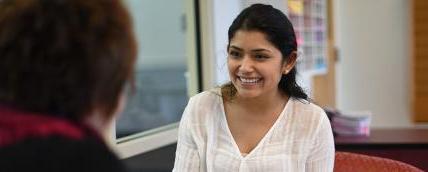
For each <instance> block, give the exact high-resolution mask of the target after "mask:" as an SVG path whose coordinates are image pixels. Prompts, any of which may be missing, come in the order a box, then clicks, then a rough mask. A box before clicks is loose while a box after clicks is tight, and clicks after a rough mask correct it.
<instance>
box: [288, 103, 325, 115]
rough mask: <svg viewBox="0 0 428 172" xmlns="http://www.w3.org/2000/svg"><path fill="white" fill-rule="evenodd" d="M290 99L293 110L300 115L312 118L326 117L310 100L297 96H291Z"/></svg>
mask: <svg viewBox="0 0 428 172" xmlns="http://www.w3.org/2000/svg"><path fill="white" fill-rule="evenodd" d="M290 100H291V101H292V104H293V109H294V112H295V113H296V114H298V115H299V116H301V117H304V118H308V119H313V120H322V119H323V118H326V117H327V115H326V113H325V111H324V110H323V109H322V108H321V107H319V106H318V105H316V104H314V103H312V102H310V101H307V100H302V99H297V98H291V99H290Z"/></svg>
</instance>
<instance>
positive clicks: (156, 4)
mask: <svg viewBox="0 0 428 172" xmlns="http://www.w3.org/2000/svg"><path fill="white" fill-rule="evenodd" d="M124 2H125V3H126V4H127V6H128V8H129V10H130V13H131V15H132V17H133V20H134V29H135V33H136V37H137V40H138V53H139V55H138V63H137V66H136V75H135V77H136V83H135V84H136V92H134V93H133V95H130V96H129V97H128V102H127V107H126V109H125V111H124V113H123V114H122V116H121V117H119V119H118V121H117V123H116V136H117V138H121V137H124V136H129V135H131V134H135V133H139V132H141V131H147V130H150V129H154V128H157V127H160V126H164V125H167V124H171V123H174V122H178V121H179V120H180V117H181V114H182V112H183V110H184V108H185V105H186V104H187V100H188V93H187V91H188V88H187V86H188V85H187V77H186V76H187V75H188V74H187V73H188V70H189V67H188V62H187V60H188V59H191V58H189V57H188V56H189V55H190V56H191V55H193V54H194V52H190V51H194V49H190V50H189V48H188V47H189V46H188V42H186V40H188V37H189V36H190V37H194V35H188V34H187V35H186V33H187V32H186V29H187V28H186V13H185V4H184V1H180V0H179V1H176V0H174V1H170V0H125V1H124ZM193 34H195V33H193ZM194 60H195V59H194Z"/></svg>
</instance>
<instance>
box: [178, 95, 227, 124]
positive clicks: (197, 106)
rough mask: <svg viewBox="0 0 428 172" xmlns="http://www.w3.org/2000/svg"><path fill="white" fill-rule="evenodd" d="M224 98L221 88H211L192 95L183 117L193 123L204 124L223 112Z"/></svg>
mask: <svg viewBox="0 0 428 172" xmlns="http://www.w3.org/2000/svg"><path fill="white" fill-rule="evenodd" d="M221 103H222V98H221V94H220V92H219V90H217V89H211V90H208V91H204V92H201V93H198V94H196V95H194V96H192V97H191V98H190V100H189V103H188V105H187V107H186V110H185V113H184V114H183V118H186V120H185V121H187V122H190V123H191V124H198V125H200V124H204V123H205V122H206V121H207V120H208V121H209V120H212V119H213V118H214V116H215V114H218V113H220V112H221V110H222V109H221Z"/></svg>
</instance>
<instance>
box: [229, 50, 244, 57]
mask: <svg viewBox="0 0 428 172" xmlns="http://www.w3.org/2000/svg"><path fill="white" fill-rule="evenodd" d="M240 55H241V53H239V52H237V51H230V52H229V56H231V57H234V58H236V57H239V56H240Z"/></svg>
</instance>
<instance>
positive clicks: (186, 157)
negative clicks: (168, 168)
mask: <svg viewBox="0 0 428 172" xmlns="http://www.w3.org/2000/svg"><path fill="white" fill-rule="evenodd" d="M192 100H193V99H190V100H189V103H188V105H187V107H186V109H185V110H184V112H183V115H182V118H181V120H180V125H179V128H178V141H177V150H176V152H175V162H174V169H173V170H172V171H173V172H189V171H192V172H198V171H200V170H199V164H200V163H199V161H200V157H199V154H198V151H197V147H196V143H195V141H194V139H193V136H192V133H193V131H192V127H191V125H192V124H191V119H190V118H191V117H192V116H193V115H192V113H194V111H193V109H194V104H193V103H192V102H193V101H192Z"/></svg>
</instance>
